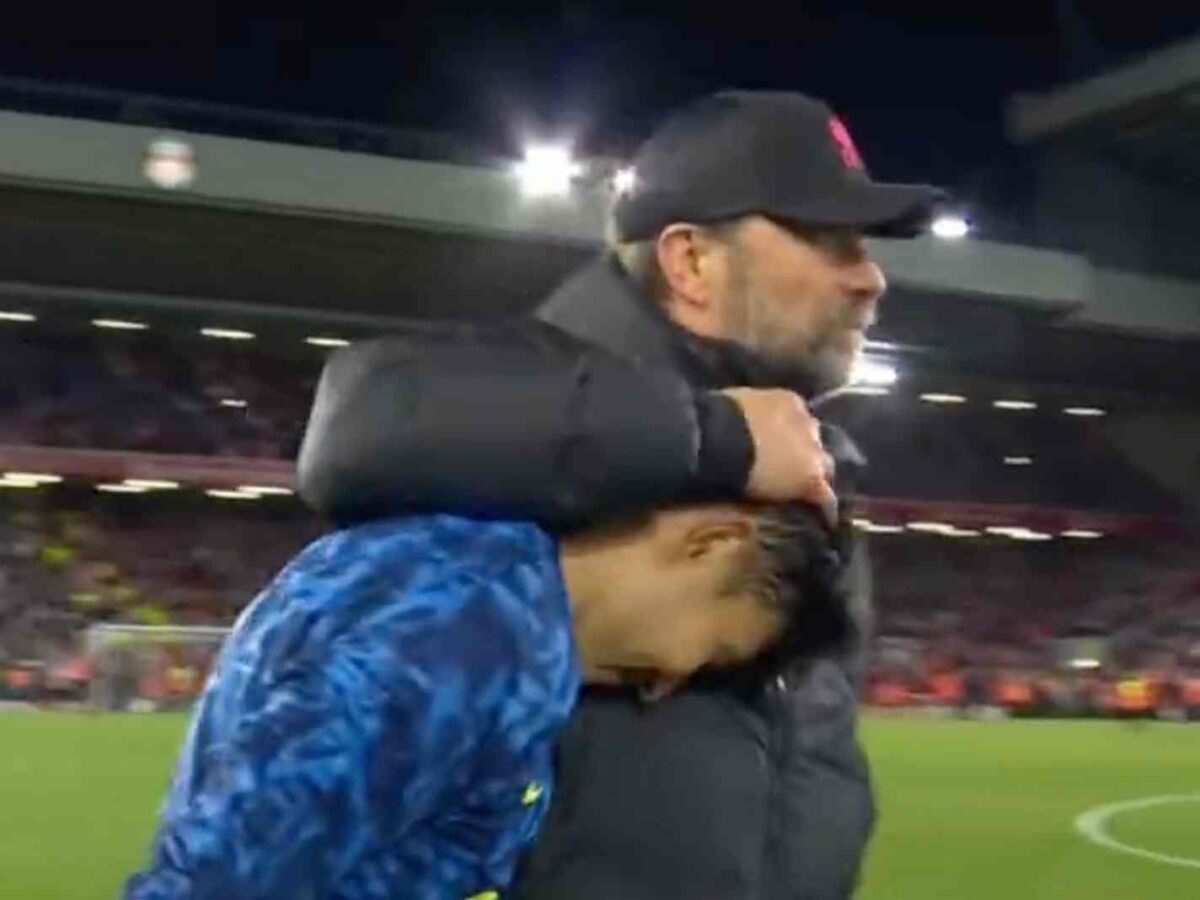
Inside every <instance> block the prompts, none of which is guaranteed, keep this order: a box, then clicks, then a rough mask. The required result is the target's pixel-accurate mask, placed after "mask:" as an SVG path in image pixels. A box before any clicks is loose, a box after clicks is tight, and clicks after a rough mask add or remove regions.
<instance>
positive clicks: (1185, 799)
mask: <svg viewBox="0 0 1200 900" xmlns="http://www.w3.org/2000/svg"><path fill="white" fill-rule="evenodd" d="M1168 803H1200V794H1166V795H1164V796H1162V797H1142V798H1141V799H1139V800H1125V801H1122V802H1120V803H1107V804H1105V805H1104V806H1094V807H1092V808H1091V809H1089V810H1086V811H1085V812H1082V813H1080V814H1079V815H1078V816H1076V817H1075V830H1076V831H1078V832H1079V833H1080V834H1081V835H1083V837H1085V838H1086V839H1087V840H1089V841H1091V842H1092V843H1093V844H1098V845H1099V846H1101V847H1107V848H1108V849H1109V850H1116V851H1117V852H1118V853H1128V854H1129V855H1131V856H1140V857H1141V858H1142V859H1149V860H1153V861H1154V862H1160V863H1166V864H1167V865H1169V866H1183V867H1184V868H1188V869H1200V859H1191V858H1189V857H1186V856H1168V855H1167V854H1165V853H1155V852H1154V851H1153V850H1146V849H1145V848H1143V847H1134V846H1132V845H1131V844H1123V843H1121V842H1120V841H1118V840H1117V839H1116V838H1114V837H1113V836H1112V835H1110V834H1109V833H1108V831H1107V828H1106V826H1107V823H1108V820H1109V819H1111V818H1112V817H1113V816H1115V815H1116V814H1117V813H1123V812H1130V811H1132V810H1135V809H1148V808H1150V807H1152V806H1164V805H1166V804H1168Z"/></svg>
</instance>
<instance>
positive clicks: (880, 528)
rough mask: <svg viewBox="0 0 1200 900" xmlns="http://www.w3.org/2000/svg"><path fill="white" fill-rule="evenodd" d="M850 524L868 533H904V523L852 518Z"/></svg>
mask: <svg viewBox="0 0 1200 900" xmlns="http://www.w3.org/2000/svg"><path fill="white" fill-rule="evenodd" d="M850 524H852V525H853V526H854V527H855V528H857V529H859V530H860V531H865V532H867V534H903V533H904V526H903V525H881V524H880V523H878V522H872V521H871V520H870V519H852V520H851V522H850Z"/></svg>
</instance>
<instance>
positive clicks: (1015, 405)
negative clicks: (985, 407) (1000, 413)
mask: <svg viewBox="0 0 1200 900" xmlns="http://www.w3.org/2000/svg"><path fill="white" fill-rule="evenodd" d="M992 406H994V407H996V409H1008V410H1018V411H1019V410H1030V409H1037V404H1036V403H1034V402H1033V401H1032V400H997V401H995V402H994V403H992Z"/></svg>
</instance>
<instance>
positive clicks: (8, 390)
mask: <svg viewBox="0 0 1200 900" xmlns="http://www.w3.org/2000/svg"><path fill="white" fill-rule="evenodd" d="M319 363H320V360H319V358H314V359H313V360H312V361H310V363H309V364H308V365H304V364H302V363H289V362H287V361H283V360H279V359H268V358H266V357H264V356H262V355H260V354H256V353H248V352H241V350H240V348H237V347H226V346H222V345H221V344H219V343H218V342H217V341H211V340H210V341H206V345H205V346H204V347H203V348H202V349H201V348H197V347H194V346H189V345H188V343H187V342H185V341H181V340H179V339H175V340H172V339H171V338H170V337H168V336H166V335H164V334H162V333H158V332H156V333H154V334H140V333H116V332H113V331H101V330H99V329H91V330H84V329H80V328H75V329H66V328H63V329H54V328H48V327H46V326H44V325H43V324H42V323H37V324H36V325H34V326H32V327H12V326H11V325H10V326H9V327H5V328H0V444H33V445H38V446H58V447H90V448H99V449H109V450H144V451H159V452H164V453H194V454H203V455H213V456H243V457H269V458H283V457H286V456H289V455H292V454H294V451H295V446H296V440H297V438H298V435H299V433H300V428H301V426H302V424H303V421H304V417H305V416H306V414H307V403H308V399H309V397H311V393H312V386H313V383H314V381H315V377H316V374H317V372H318V371H319Z"/></svg>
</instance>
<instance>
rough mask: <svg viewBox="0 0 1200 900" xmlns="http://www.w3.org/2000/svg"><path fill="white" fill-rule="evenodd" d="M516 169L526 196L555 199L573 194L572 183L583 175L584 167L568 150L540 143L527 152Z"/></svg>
mask: <svg viewBox="0 0 1200 900" xmlns="http://www.w3.org/2000/svg"><path fill="white" fill-rule="evenodd" d="M516 170H517V176H518V177H519V178H520V179H521V190H522V191H523V192H524V194H525V195H526V196H527V197H555V196H564V195H566V194H568V193H570V190H571V181H572V179H574V178H578V177H579V176H580V175H581V174H582V173H583V166H581V165H580V164H579V163H578V162H576V161H575V160H574V159H572V158H571V151H570V150H569V149H568V148H567V147H564V146H561V145H554V144H540V145H534V146H531V147H528V148H527V149H526V150H525V159H524V160H523V161H522V162H520V163H518V164H517V167H516Z"/></svg>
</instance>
